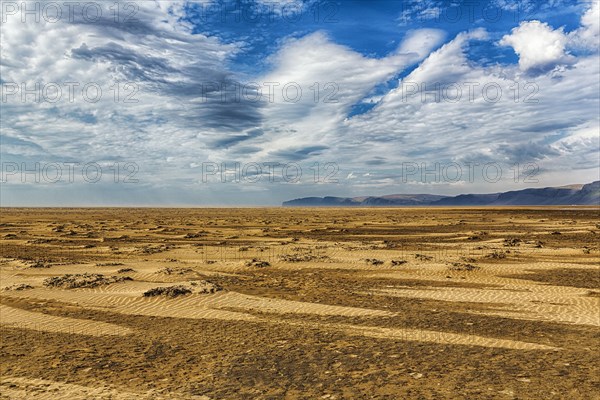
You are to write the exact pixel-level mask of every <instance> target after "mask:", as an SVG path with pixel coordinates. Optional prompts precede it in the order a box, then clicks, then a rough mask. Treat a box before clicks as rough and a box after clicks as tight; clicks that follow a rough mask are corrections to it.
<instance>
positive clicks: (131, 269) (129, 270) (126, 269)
mask: <svg viewBox="0 0 600 400" xmlns="http://www.w3.org/2000/svg"><path fill="white" fill-rule="evenodd" d="M127 272H135V269H133V268H121V269H120V270H118V271H117V274H124V273H127Z"/></svg>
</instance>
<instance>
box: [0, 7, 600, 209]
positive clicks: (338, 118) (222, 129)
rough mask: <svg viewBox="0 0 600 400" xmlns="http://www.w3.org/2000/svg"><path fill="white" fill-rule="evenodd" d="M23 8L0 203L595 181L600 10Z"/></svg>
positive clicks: (6, 81)
mask: <svg viewBox="0 0 600 400" xmlns="http://www.w3.org/2000/svg"><path fill="white" fill-rule="evenodd" d="M23 4H24V3H22V2H20V1H19V2H12V1H3V2H2V10H1V11H2V25H1V27H0V29H1V44H2V46H1V55H2V57H1V60H0V73H1V77H0V83H1V86H2V99H1V104H0V105H1V107H2V110H1V114H0V116H1V125H0V145H1V148H0V156H1V163H2V184H1V186H0V202H1V204H2V205H3V206H8V205H54V206H62V205H165V206H169V205H182V206H183V205H227V206H233V205H278V204H280V203H281V202H282V201H284V200H288V199H291V198H296V197H307V196H323V195H338V196H360V195H366V194H368V195H383V194H391V193H436V194H458V193H474V192H479V193H481V192H498V191H504V190H513V189H520V188H525V187H545V186H555V185H563V184H570V183H586V182H590V181H593V180H597V179H599V176H598V175H599V163H600V161H599V158H600V150H599V140H600V139H599V136H600V132H599V126H600V122H599V120H600V118H599V112H600V98H599V92H600V81H599V79H600V61H599V48H598V47H599V22H598V21H599V19H600V16H599V5H598V1H587V2H581V1H577V0H572V1H567V0H549V1H529V0H521V1H516V0H489V1H485V0H478V1H445V0H443V1H434V0H425V1H314V0H304V1H301V0H281V1H268V0H245V1H236V2H214V1H139V2H132V1H120V2H119V3H118V7H117V6H115V3H114V2H87V3H82V4H84V5H87V8H85V9H84V8H83V6H82V7H81V8H74V9H71V10H69V9H66V6H64V5H63V3H62V2H50V1H40V2H36V1H29V2H27V3H26V5H25V6H24V5H23ZM23 7H27V10H29V11H30V12H29V13H27V12H26V11H27V10H25V9H24V8H23ZM32 10H33V11H32Z"/></svg>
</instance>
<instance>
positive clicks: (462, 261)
mask: <svg viewBox="0 0 600 400" xmlns="http://www.w3.org/2000/svg"><path fill="white" fill-rule="evenodd" d="M599 238H600V210H598V209H593V208H589V207H588V208H583V207H580V208H565V207H562V208H558V207H555V208H520V209H516V208H515V209H510V208H495V209H476V208H473V209H439V208H435V209H433V208H420V209H160V210H158V209H2V218H1V219H0V333H1V338H2V341H1V349H0V351H1V352H0V360H1V361H0V366H1V370H0V375H1V377H2V378H1V381H0V399H96V398H98V399H134V398H135V399H138V398H140V399H249V398H252V399H254V398H256V399H318V398H323V399H371V398H377V399H446V398H448V399H455V398H459V399H463V398H464V399H541V398H543V399H566V398H568V399H600V378H599V377H600V367H599V366H600V350H599V349H600V245H599V243H600V241H599V240H598V239H599Z"/></svg>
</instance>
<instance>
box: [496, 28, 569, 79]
mask: <svg viewBox="0 0 600 400" xmlns="http://www.w3.org/2000/svg"><path fill="white" fill-rule="evenodd" d="M567 42H568V38H567V35H565V33H564V32H563V30H562V28H559V29H556V30H554V29H552V27H550V26H549V25H548V24H547V23H544V22H540V21H527V22H522V23H521V24H520V25H519V26H518V27H517V28H514V29H513V30H512V31H511V34H510V35H505V36H504V37H503V38H502V40H500V45H502V46H511V47H512V48H513V49H514V50H515V52H516V53H517V54H518V55H519V67H520V68H521V69H522V70H523V71H528V70H531V69H547V68H552V67H554V66H555V65H556V64H559V63H566V62H570V57H569V56H568V55H567V54H566V52H565V47H566V45H567Z"/></svg>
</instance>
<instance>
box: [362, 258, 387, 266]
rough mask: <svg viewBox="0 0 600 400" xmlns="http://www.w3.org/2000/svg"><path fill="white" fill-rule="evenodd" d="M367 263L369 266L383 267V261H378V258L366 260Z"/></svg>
mask: <svg viewBox="0 0 600 400" xmlns="http://www.w3.org/2000/svg"><path fill="white" fill-rule="evenodd" d="M365 261H366V262H367V264H370V265H383V261H381V260H378V259H376V258H367V259H365Z"/></svg>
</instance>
